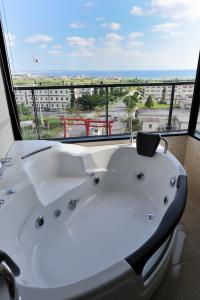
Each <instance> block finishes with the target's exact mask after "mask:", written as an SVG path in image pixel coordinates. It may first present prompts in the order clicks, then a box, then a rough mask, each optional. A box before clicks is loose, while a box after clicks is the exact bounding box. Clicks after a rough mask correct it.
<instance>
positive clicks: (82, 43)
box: [67, 36, 95, 47]
mask: <svg viewBox="0 0 200 300" xmlns="http://www.w3.org/2000/svg"><path fill="white" fill-rule="evenodd" d="M67 42H68V43H69V45H70V46H75V47H91V46H94V45H95V39H94V38H83V37H80V36H70V37H68V38H67Z"/></svg>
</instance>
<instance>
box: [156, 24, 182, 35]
mask: <svg viewBox="0 0 200 300" xmlns="http://www.w3.org/2000/svg"><path fill="white" fill-rule="evenodd" d="M177 26H178V24H177V23H163V24H157V25H154V26H153V27H152V31H153V32H161V33H171V32H173V31H174V30H175V29H176V28H177Z"/></svg>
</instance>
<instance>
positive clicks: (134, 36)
mask: <svg viewBox="0 0 200 300" xmlns="http://www.w3.org/2000/svg"><path fill="white" fill-rule="evenodd" d="M128 36H129V38H130V39H131V40H134V39H137V38H140V37H142V36H143V32H137V31H136V32H131V33H129V35H128Z"/></svg>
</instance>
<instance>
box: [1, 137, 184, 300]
mask: <svg viewBox="0 0 200 300" xmlns="http://www.w3.org/2000/svg"><path fill="white" fill-rule="evenodd" d="M44 147H45V148H46V147H49V148H48V149H46V150H44V151H41V152H38V153H37V152H36V153H34V154H33V155H30V156H26V154H29V153H32V152H33V151H35V150H37V149H43V148H44ZM8 156H9V157H12V158H13V160H12V163H11V165H10V166H8V167H7V168H6V170H5V172H4V174H3V176H2V178H1V180H0V199H3V200H4V203H3V204H2V205H1V207H0V228H1V229H2V228H3V231H4V234H2V235H1V238H0V249H1V250H3V251H4V252H6V253H7V254H8V255H9V256H10V257H11V258H12V259H13V260H14V261H15V262H16V264H17V265H18V267H19V268H20V276H18V277H16V285H17V288H18V292H19V295H20V296H21V299H22V300H36V299H37V300H67V299H77V300H78V299H101V300H112V299H113V300H114V299H115V300H117V299H120V300H121V299H127V300H129V299H132V300H133V299H135V300H136V299H148V298H149V297H150V296H151V294H152V293H153V291H154V290H155V289H156V287H157V285H158V284H159V283H160V281H161V279H162V277H163V276H164V274H165V271H166V268H167V266H168V263H169V261H170V258H171V255H172V252H173V246H174V242H175V233H176V225H177V223H178V221H179V219H180V217H181V215H182V213H183V210H184V206H185V201H186V194H187V182H186V174H185V171H184V169H183V167H182V166H181V165H180V163H179V162H178V161H177V160H176V158H175V157H174V156H173V155H172V154H170V153H169V152H168V153H167V154H165V153H163V148H162V147H159V149H158V150H157V153H156V154H155V156H154V157H152V158H150V157H144V156H141V155H138V154H137V152H136V148H135V146H134V145H131V146H130V145H121V146H120V145H119V146H116V145H114V146H99V147H92V148H86V147H81V146H76V145H64V144H61V143H51V142H44V141H41V142H39V141H38V142H15V143H14V145H13V146H12V148H11V150H10V153H9V154H8ZM22 158H23V159H22ZM139 173H143V175H144V178H142V179H143V180H141V179H138V177H141V176H138V174H139ZM172 178H173V179H175V185H174V186H171V185H170V180H171V179H172ZM98 179H99V183H97V182H98ZM95 180H96V183H97V184H95V183H94V181H95ZM177 182H178V183H177ZM11 188H12V189H13V191H12V192H14V193H11V194H7V191H8V189H11ZM71 200H72V201H71ZM74 200H75V201H74ZM70 201H71V202H70ZM70 204H71V206H70ZM73 206H76V207H75V208H74V207H73ZM38 218H40V222H39V223H40V224H38V223H37V222H36V220H38ZM42 223H43V224H42ZM39 225H41V226H39ZM5 300H7V299H5Z"/></svg>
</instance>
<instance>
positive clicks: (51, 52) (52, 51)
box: [49, 50, 62, 55]
mask: <svg viewBox="0 0 200 300" xmlns="http://www.w3.org/2000/svg"><path fill="white" fill-rule="evenodd" d="M61 53H62V52H61V51H60V50H49V54H51V55H60V54H61Z"/></svg>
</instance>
